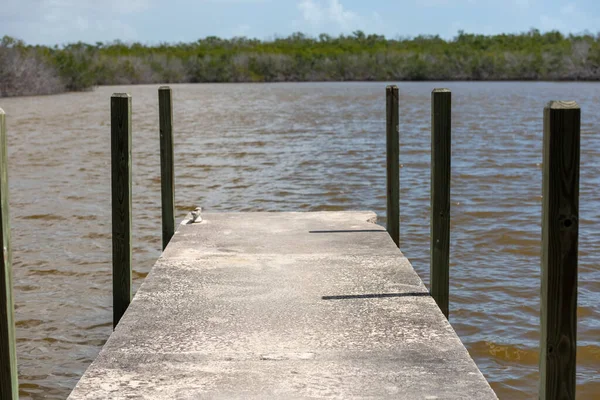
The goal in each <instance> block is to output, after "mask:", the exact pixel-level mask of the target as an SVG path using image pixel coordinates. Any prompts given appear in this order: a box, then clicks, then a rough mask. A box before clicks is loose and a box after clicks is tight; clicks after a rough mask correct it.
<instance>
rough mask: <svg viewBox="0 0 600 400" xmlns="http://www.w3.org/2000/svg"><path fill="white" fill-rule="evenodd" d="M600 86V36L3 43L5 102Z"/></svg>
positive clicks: (0, 67)
mask: <svg viewBox="0 0 600 400" xmlns="http://www.w3.org/2000/svg"><path fill="white" fill-rule="evenodd" d="M408 80H411V81H418V80H600V34H597V35H592V34H589V33H584V34H580V35H572V34H571V35H563V34H561V33H560V32H558V31H552V32H547V33H540V32H539V31H538V30H536V29H532V30H530V31H529V32H524V33H519V34H500V35H478V34H470V33H465V32H463V31H459V32H458V34H457V36H456V37H454V38H453V39H450V40H444V39H442V38H440V37H439V36H431V35H421V36H417V37H407V38H397V39H386V38H385V37H384V36H380V35H367V34H365V33H364V32H362V31H356V32H354V33H353V34H352V35H340V36H338V37H333V36H330V35H327V34H321V35H319V36H318V37H310V36H307V35H304V34H302V33H294V34H292V35H290V36H288V37H285V38H276V39H274V40H269V41H261V40H258V39H250V38H245V37H235V38H232V39H220V38H218V37H214V36H210V37H206V38H203V39H200V40H198V41H196V42H192V43H172V44H169V43H160V44H156V45H143V44H141V43H123V42H121V41H114V42H110V43H102V42H98V43H95V44H87V43H82V42H78V43H72V44H67V45H64V46H53V47H51V46H40V45H27V44H25V43H24V42H23V41H21V40H18V39H15V38H12V37H9V36H4V37H3V38H2V39H1V41H0V97H1V96H19V95H34V94H51V93H60V92H64V91H79V90H89V89H91V88H93V87H94V86H97V85H118V84H141V83H195V82H286V81H408Z"/></svg>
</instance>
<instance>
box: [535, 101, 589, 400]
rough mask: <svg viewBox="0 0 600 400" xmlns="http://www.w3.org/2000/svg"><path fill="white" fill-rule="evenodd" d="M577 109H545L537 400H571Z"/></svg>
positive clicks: (561, 105) (565, 105)
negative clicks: (540, 330) (538, 388)
mask: <svg viewBox="0 0 600 400" xmlns="http://www.w3.org/2000/svg"><path fill="white" fill-rule="evenodd" d="M580 120H581V110H580V108H579V106H578V105H577V103H576V102H574V101H570V102H562V101H553V102H550V103H548V105H547V106H546V108H544V158H543V181H542V195H543V200H542V268H541V269H542V284H541V302H542V304H541V327H542V332H541V342H540V352H541V353H540V390H539V393H540V394H539V397H540V399H543V400H550V399H575V368H576V367H575V366H576V363H575V361H576V353H577V251H578V243H577V242H578V236H579V148H580Z"/></svg>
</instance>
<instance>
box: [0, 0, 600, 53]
mask: <svg viewBox="0 0 600 400" xmlns="http://www.w3.org/2000/svg"><path fill="white" fill-rule="evenodd" d="M531 28H536V29H539V30H540V31H542V32H545V31H549V30H559V31H561V32H563V33H581V32H584V31H589V32H591V33H594V34H596V33H598V32H600V1H599V0H575V1H558V0H500V1H498V0H493V1H492V0H366V1H365V0H169V1H165V0H0V37H1V36H4V35H9V36H13V37H16V38H19V39H22V40H24V41H25V42H26V43H29V44H47V45H54V44H59V45H60V44H66V43H71V42H77V41H83V42H88V43H95V42H107V41H112V40H115V39H119V40H122V41H124V42H141V43H144V44H155V43H160V42H168V43H173V42H192V41H195V40H198V39H199V38H203V37H206V36H219V37H223V38H231V37H234V36H247V37H252V38H258V39H262V40H269V39H273V38H275V37H281V36H287V35H289V34H291V33H293V32H303V33H305V34H308V35H311V36H317V35H318V34H320V33H328V34H330V35H339V34H340V33H343V34H350V33H352V32H353V31H356V30H362V31H364V32H365V33H367V34H369V33H376V34H380V35H385V36H386V37H388V38H396V37H406V36H417V35H419V34H429V35H440V36H441V37H443V38H446V39H450V38H452V37H454V36H455V35H456V33H457V32H458V31H459V30H464V31H465V32H468V33H482V34H495V33H518V32H524V31H528V30H530V29H531Z"/></svg>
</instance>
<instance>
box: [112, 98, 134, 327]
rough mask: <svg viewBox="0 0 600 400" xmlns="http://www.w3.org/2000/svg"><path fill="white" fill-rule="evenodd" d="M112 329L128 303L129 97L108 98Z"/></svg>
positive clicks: (129, 241)
mask: <svg viewBox="0 0 600 400" xmlns="http://www.w3.org/2000/svg"><path fill="white" fill-rule="evenodd" d="M110 111H111V156H112V175H111V177H112V243H113V327H116V326H117V324H118V323H119V320H120V319H121V317H122V316H123V314H124V313H125V311H126V310H127V307H128V306H129V303H130V302H131V96H130V95H128V94H125V93H115V94H113V95H112V97H111V103H110Z"/></svg>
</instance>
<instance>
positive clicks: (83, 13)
mask: <svg viewBox="0 0 600 400" xmlns="http://www.w3.org/2000/svg"><path fill="white" fill-rule="evenodd" d="M152 1H153V0H103V1H101V0H2V3H3V4H2V6H0V26H2V28H3V29H2V31H3V32H1V33H2V34H8V35H12V36H16V37H18V38H22V39H24V40H25V41H27V42H33V43H39V42H41V43H47V44H54V43H64V42H76V41H79V40H82V41H95V40H97V39H99V38H101V37H103V38H106V37H107V36H108V37H112V38H113V39H117V38H119V39H122V40H136V39H137V32H136V30H135V29H134V28H133V27H132V26H131V25H130V24H128V23H127V19H128V18H130V17H131V16H134V15H135V14H136V13H140V12H143V11H145V10H147V9H149V8H151V7H152ZM40 38H42V40H41V41H40V40H39V39H40ZM65 38H66V39H65Z"/></svg>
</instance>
